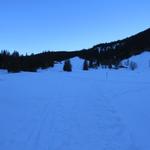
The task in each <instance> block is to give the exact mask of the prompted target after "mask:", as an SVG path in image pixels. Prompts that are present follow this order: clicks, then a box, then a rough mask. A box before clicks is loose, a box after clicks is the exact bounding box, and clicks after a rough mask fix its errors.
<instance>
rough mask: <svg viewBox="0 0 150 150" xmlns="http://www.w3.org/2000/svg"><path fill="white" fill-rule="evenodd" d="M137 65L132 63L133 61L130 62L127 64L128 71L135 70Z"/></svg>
mask: <svg viewBox="0 0 150 150" xmlns="http://www.w3.org/2000/svg"><path fill="white" fill-rule="evenodd" d="M137 67H138V66H137V63H136V62H134V61H131V62H130V63H129V68H130V70H132V71H133V70H135V69H137Z"/></svg>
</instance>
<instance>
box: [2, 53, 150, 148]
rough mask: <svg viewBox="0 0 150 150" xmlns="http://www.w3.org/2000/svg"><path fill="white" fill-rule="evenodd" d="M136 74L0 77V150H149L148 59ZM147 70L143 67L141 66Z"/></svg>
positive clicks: (78, 71) (58, 69) (77, 64)
mask: <svg viewBox="0 0 150 150" xmlns="http://www.w3.org/2000/svg"><path fill="white" fill-rule="evenodd" d="M131 60H134V61H135V62H137V63H138V69H137V70H135V71H130V70H129V69H120V70H107V69H98V70H90V71H82V64H83V60H80V59H79V58H74V59H72V60H71V61H72V65H73V72H71V73H66V72H63V71H62V68H63V63H62V64H57V65H56V66H55V67H54V68H52V69H47V70H44V71H42V70H39V71H38V73H24V72H22V73H16V74H7V73H6V72H5V71H0V91H1V94H0V150H149V149H150V142H149V139H150V116H149V114H150V92H149V89H150V78H149V74H150V68H149V65H148V64H149V60H150V54H149V53H144V54H142V55H140V56H135V57H133V58H131ZM146 64H147V65H146Z"/></svg>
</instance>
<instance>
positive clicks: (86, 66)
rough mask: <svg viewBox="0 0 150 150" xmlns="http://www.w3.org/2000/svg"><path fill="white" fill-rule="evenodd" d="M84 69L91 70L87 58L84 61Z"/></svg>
mask: <svg viewBox="0 0 150 150" xmlns="http://www.w3.org/2000/svg"><path fill="white" fill-rule="evenodd" d="M83 70H85V71H87V70H89V65H88V61H87V60H85V61H84V63H83Z"/></svg>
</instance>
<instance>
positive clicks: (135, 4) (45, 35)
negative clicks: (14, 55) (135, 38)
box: [0, 0, 150, 53]
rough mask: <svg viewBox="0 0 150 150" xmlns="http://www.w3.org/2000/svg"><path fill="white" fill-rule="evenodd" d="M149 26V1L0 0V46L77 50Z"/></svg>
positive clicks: (116, 38)
mask: <svg viewBox="0 0 150 150" xmlns="http://www.w3.org/2000/svg"><path fill="white" fill-rule="evenodd" d="M149 27H150V0H1V2H0V49H8V50H10V51H13V50H18V51H19V52H20V53H25V52H28V53H32V52H34V53H37V52H40V51H43V50H78V49H82V48H89V47H92V46H93V45H95V44H98V43H101V42H109V41H112V40H118V39H122V38H125V37H127V36H130V35H132V34H135V33H137V32H139V31H142V30H144V29H146V28H149Z"/></svg>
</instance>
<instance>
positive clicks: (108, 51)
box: [0, 28, 150, 72]
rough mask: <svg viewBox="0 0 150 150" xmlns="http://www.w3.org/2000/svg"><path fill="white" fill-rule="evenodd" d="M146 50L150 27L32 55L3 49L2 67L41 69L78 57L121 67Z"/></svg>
mask: <svg viewBox="0 0 150 150" xmlns="http://www.w3.org/2000/svg"><path fill="white" fill-rule="evenodd" d="M145 51H150V28H149V29H147V30H145V31H143V32H140V33H138V34H136V35H134V36H131V37H128V38H126V39H123V40H119V41H114V42H110V43H102V44H98V45H95V46H93V47H92V48H90V49H83V50H79V51H71V52H66V51H60V52H53V51H48V52H42V53H39V54H32V55H30V56H28V55H27V56H22V55H20V54H19V53H18V52H16V51H15V52H14V53H13V54H10V53H9V52H8V51H2V52H1V53H0V69H6V70H8V72H19V71H36V70H37V69H39V68H42V69H46V68H48V67H53V66H54V64H55V63H56V62H60V61H63V60H66V59H70V58H73V57H76V56H77V57H80V58H82V59H87V60H89V61H90V63H91V64H92V65H93V66H97V67H99V66H100V65H101V66H105V68H107V67H109V68H112V66H118V64H119V63H120V62H121V61H122V60H125V59H127V58H130V57H132V56H134V55H138V54H141V53H143V52H145Z"/></svg>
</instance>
